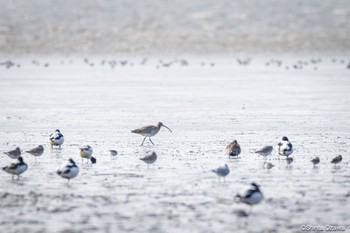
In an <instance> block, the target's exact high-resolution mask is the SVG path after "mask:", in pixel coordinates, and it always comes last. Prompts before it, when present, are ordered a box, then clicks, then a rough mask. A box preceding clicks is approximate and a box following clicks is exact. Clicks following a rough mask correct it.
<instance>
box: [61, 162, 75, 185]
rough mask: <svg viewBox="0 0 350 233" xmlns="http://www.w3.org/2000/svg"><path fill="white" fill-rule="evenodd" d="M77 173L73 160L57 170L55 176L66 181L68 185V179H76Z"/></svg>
mask: <svg viewBox="0 0 350 233" xmlns="http://www.w3.org/2000/svg"><path fill="white" fill-rule="evenodd" d="M78 173H79V168H78V167H77V165H76V164H75V162H74V160H73V159H69V160H68V162H65V163H64V164H63V165H62V167H61V168H59V169H58V170H57V174H58V175H59V176H61V177H62V178H65V179H68V185H69V181H70V179H73V178H74V177H76V176H77V175H78Z"/></svg>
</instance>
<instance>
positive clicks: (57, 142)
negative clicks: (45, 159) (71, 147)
mask: <svg viewBox="0 0 350 233" xmlns="http://www.w3.org/2000/svg"><path fill="white" fill-rule="evenodd" d="M63 142H64V137H63V134H61V132H60V130H59V129H56V130H55V132H53V133H52V134H50V137H49V143H50V145H51V148H53V146H58V147H59V148H61V145H62V144H63Z"/></svg>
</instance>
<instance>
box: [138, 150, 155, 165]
mask: <svg viewBox="0 0 350 233" xmlns="http://www.w3.org/2000/svg"><path fill="white" fill-rule="evenodd" d="M140 160H142V161H143V162H145V163H146V164H147V166H148V167H149V165H150V164H152V163H155V162H156V161H157V154H156V152H154V151H153V152H152V153H151V154H150V155H146V156H145V157H143V158H140Z"/></svg>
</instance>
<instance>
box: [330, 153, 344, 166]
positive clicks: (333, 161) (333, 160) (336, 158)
mask: <svg viewBox="0 0 350 233" xmlns="http://www.w3.org/2000/svg"><path fill="white" fill-rule="evenodd" d="M342 160H343V157H342V156H341V155H338V156H336V157H334V158H333V159H332V161H331V163H333V164H334V165H336V164H338V163H340V162H341V161H342Z"/></svg>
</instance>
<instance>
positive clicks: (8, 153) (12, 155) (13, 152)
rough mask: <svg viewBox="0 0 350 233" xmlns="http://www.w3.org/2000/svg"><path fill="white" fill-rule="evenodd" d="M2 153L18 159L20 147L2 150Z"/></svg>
mask: <svg viewBox="0 0 350 233" xmlns="http://www.w3.org/2000/svg"><path fill="white" fill-rule="evenodd" d="M4 154H7V155H8V156H9V157H10V158H11V159H18V158H19V157H20V156H21V149H20V148H19V147H16V149H14V150H10V151H8V152H4Z"/></svg>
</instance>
